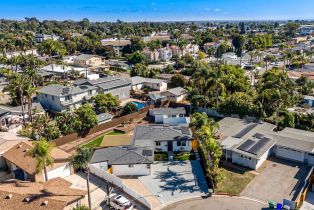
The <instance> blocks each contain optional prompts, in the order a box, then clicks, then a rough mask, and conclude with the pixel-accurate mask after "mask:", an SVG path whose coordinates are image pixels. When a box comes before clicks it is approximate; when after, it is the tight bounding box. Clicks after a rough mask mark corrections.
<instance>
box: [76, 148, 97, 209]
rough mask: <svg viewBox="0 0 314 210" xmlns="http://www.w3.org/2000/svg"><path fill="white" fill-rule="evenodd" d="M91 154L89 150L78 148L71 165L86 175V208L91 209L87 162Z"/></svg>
mask: <svg viewBox="0 0 314 210" xmlns="http://www.w3.org/2000/svg"><path fill="white" fill-rule="evenodd" d="M91 156H92V153H91V150H90V149H89V148H86V147H79V148H78V149H77V154H76V155H75V156H73V158H72V160H71V164H72V165H73V167H74V168H75V169H77V170H83V171H84V172H85V173H86V182H87V193H88V207H89V209H92V203H91V195H90V187H89V167H88V164H89V161H90V159H91Z"/></svg>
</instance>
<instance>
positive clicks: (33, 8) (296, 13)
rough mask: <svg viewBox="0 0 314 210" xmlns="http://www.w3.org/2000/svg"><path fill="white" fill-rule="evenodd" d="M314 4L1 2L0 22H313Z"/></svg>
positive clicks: (262, 0) (304, 0) (296, 0)
mask: <svg viewBox="0 0 314 210" xmlns="http://www.w3.org/2000/svg"><path fill="white" fill-rule="evenodd" d="M313 8H314V0H49V1H46V0H0V18H6V19H18V20H20V19H24V18H25V17H37V18H38V19H40V20H44V19H48V20H51V19H54V20H65V19H71V20H81V19H82V18H84V17H86V18H88V19H90V20H92V21H116V20H117V19H119V20H122V21H187V20H192V21H196V20H289V19H314V12H313Z"/></svg>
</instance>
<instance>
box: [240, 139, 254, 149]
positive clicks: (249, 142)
mask: <svg viewBox="0 0 314 210" xmlns="http://www.w3.org/2000/svg"><path fill="white" fill-rule="evenodd" d="M254 144H255V141H252V140H246V141H245V142H244V143H242V144H241V145H240V146H239V147H238V149H239V150H242V151H244V152H247V151H249V149H250V148H251V147H252V146H253V145H254Z"/></svg>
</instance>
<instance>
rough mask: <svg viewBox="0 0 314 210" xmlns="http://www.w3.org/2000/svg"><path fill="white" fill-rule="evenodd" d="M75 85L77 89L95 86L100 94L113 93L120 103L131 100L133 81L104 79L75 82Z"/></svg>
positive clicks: (114, 78)
mask: <svg viewBox="0 0 314 210" xmlns="http://www.w3.org/2000/svg"><path fill="white" fill-rule="evenodd" d="M74 85H75V86H77V87H81V86H84V85H86V86H88V87H89V86H93V87H95V88H97V92H98V93H104V94H106V93H111V94H112V95H113V96H115V97H116V98H117V99H119V100H120V101H123V100H126V99H129V98H130V90H131V80H129V79H125V78H121V77H117V76H108V77H102V78H98V79H95V80H89V79H79V80H76V81H75V82H74Z"/></svg>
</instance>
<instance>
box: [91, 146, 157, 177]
mask: <svg viewBox="0 0 314 210" xmlns="http://www.w3.org/2000/svg"><path fill="white" fill-rule="evenodd" d="M152 163H153V161H152V153H151V152H150V153H147V152H145V151H143V152H142V154H139V153H138V152H137V151H136V150H128V149H122V148H119V147H108V148H100V149H96V150H95V152H94V153H93V156H92V158H91V161H90V164H92V165H93V166H95V167H97V168H98V169H101V170H103V171H107V170H108V169H110V168H111V169H112V173H113V174H114V175H116V176H144V175H150V173H151V164H152Z"/></svg>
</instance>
